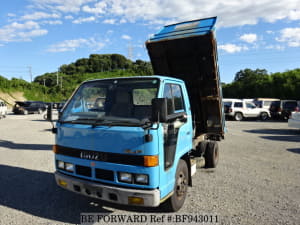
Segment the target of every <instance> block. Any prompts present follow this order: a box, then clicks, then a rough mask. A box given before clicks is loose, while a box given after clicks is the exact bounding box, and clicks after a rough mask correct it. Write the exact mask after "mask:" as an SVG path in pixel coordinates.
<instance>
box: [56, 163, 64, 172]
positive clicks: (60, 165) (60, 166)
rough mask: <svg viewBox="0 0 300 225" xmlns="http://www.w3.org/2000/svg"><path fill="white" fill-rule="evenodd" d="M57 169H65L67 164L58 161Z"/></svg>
mask: <svg viewBox="0 0 300 225" xmlns="http://www.w3.org/2000/svg"><path fill="white" fill-rule="evenodd" d="M57 167H58V168H59V169H62V170H63V169H65V163H64V162H63V161H57Z"/></svg>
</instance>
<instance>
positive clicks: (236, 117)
mask: <svg viewBox="0 0 300 225" xmlns="http://www.w3.org/2000/svg"><path fill="white" fill-rule="evenodd" d="M243 118H244V117H243V114H242V113H240V112H237V113H235V114H234V119H235V120H236V121H241V120H243Z"/></svg>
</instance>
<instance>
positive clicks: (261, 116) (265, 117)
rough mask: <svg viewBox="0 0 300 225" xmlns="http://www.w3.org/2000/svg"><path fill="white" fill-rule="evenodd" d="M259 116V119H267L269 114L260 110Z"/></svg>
mask: <svg viewBox="0 0 300 225" xmlns="http://www.w3.org/2000/svg"><path fill="white" fill-rule="evenodd" d="M260 118H261V120H267V119H268V118H269V115H268V113H266V112H262V113H261V114H260Z"/></svg>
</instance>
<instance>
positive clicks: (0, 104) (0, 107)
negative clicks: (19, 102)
mask: <svg viewBox="0 0 300 225" xmlns="http://www.w3.org/2000/svg"><path fill="white" fill-rule="evenodd" d="M6 115H7V106H6V104H5V102H4V101H2V100H0V119H1V118H4V117H6Z"/></svg>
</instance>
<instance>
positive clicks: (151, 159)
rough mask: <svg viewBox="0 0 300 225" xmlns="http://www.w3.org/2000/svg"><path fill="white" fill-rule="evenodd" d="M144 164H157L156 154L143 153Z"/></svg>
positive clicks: (151, 165) (148, 165)
mask: <svg viewBox="0 0 300 225" xmlns="http://www.w3.org/2000/svg"><path fill="white" fill-rule="evenodd" d="M144 166H147V167H153V166H158V155H145V156H144Z"/></svg>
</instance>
